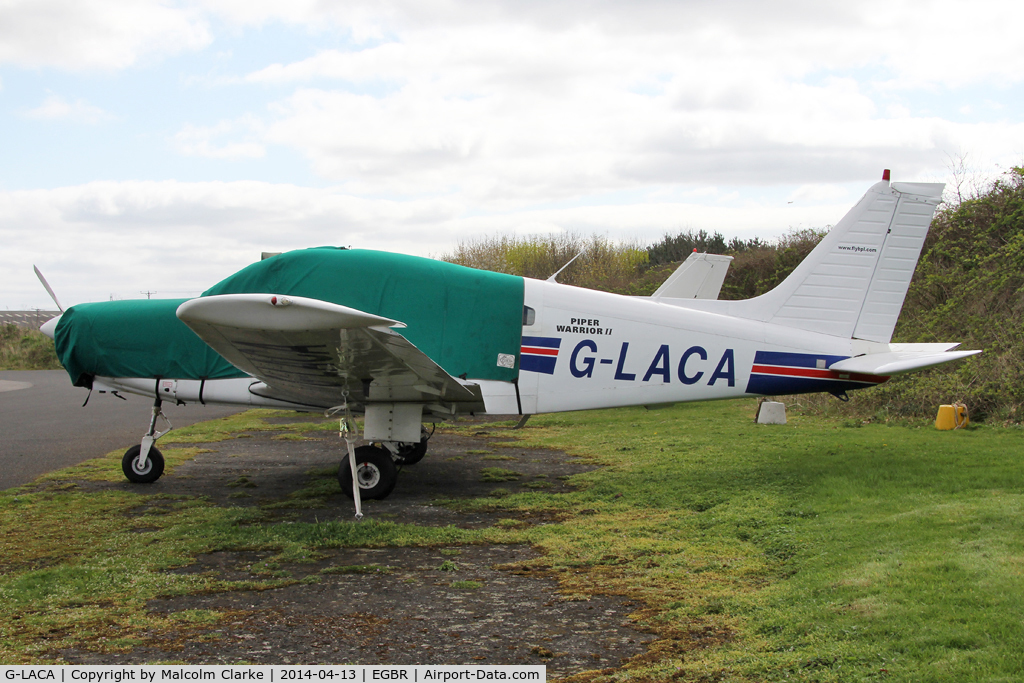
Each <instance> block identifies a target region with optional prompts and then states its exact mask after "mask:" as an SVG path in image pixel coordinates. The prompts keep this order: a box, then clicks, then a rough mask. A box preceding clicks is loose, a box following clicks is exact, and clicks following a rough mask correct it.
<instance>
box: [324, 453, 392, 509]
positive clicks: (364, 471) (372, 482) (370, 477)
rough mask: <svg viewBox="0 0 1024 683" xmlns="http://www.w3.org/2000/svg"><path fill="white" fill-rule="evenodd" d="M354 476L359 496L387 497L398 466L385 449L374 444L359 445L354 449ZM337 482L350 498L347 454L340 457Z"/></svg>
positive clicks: (350, 487)
mask: <svg viewBox="0 0 1024 683" xmlns="http://www.w3.org/2000/svg"><path fill="white" fill-rule="evenodd" d="M356 477H357V479H358V481H359V497H360V498H366V499H371V500H380V499H382V498H387V497H388V495H389V494H390V493H391V491H392V489H394V488H395V482H397V481H398V468H397V467H395V462H394V460H392V459H391V453H389V452H388V451H387V450H385V449H383V448H377V447H376V446H360V447H359V448H357V449H356ZM338 484H340V485H341V490H342V493H344V494H345V495H346V496H348V497H349V498H352V468H351V467H349V463H348V456H346V457H344V458H342V460H341V466H340V467H338Z"/></svg>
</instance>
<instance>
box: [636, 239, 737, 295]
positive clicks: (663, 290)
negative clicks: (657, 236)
mask: <svg viewBox="0 0 1024 683" xmlns="http://www.w3.org/2000/svg"><path fill="white" fill-rule="evenodd" d="M731 261H732V256H722V255H720V254H701V253H698V252H697V250H696V249H694V251H693V253H692V254H690V255H689V256H688V257H687V259H686V260H685V261H683V263H682V264H681V265H680V266H679V267H678V268H676V270H675V272H674V273H672V274H671V275H669V276H668V279H667V280H665V282H663V283H662V284H661V287H658V289H657V291H656V292H654V294H652V295H651V298H652V299H660V298H662V297H666V298H670V299H717V298H718V293H719V292H720V291H721V290H722V283H723V282H724V281H725V274H726V273H727V272H728V271H729V263H730V262H731Z"/></svg>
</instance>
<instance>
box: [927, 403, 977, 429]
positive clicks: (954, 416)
mask: <svg viewBox="0 0 1024 683" xmlns="http://www.w3.org/2000/svg"><path fill="white" fill-rule="evenodd" d="M968 422H969V420H968V419H967V406H965V405H964V404H963V403H957V404H954V405H951V406H939V414H938V415H936V417H935V428H936V429H963V428H964V427H966V426H967V424H968Z"/></svg>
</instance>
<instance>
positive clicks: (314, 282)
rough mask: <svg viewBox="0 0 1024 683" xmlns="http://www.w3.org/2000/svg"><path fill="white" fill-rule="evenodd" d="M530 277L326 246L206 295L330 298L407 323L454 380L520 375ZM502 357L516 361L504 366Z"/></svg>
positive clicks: (272, 263)
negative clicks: (525, 293)
mask: <svg viewBox="0 0 1024 683" xmlns="http://www.w3.org/2000/svg"><path fill="white" fill-rule="evenodd" d="M523 291H524V285H523V279H522V278H521V277H517V276H514V275H505V274H502V273H492V272H489V271H485V270H476V269H473V268H466V267H464V266H457V265H454V264H452V263H446V262H444V261H435V260H433V259H426V258H420V257H417V256H407V255H405V254H392V253H389V252H382V251H370V250H364V249H339V248H336V247H318V248H314V249H300V250H297V251H290V252H286V253H284V254H279V255H277V256H273V257H271V258H269V259H266V260H264V261H260V262H259V263H254V264H252V265H251V266H249V267H247V268H244V269H242V270H240V271H239V272H237V273H235V274H234V275H232V276H230V277H228V278H227V279H226V280H224V281H222V282H220V283H219V284H217V285H215V286H214V287H212V288H211V289H209V290H207V291H206V292H204V293H203V296H211V295H215V294H242V293H265V294H290V295H293V296H303V297H308V298H310V299H319V300H321V301H329V302H331V303H335V304H339V305H342V306H348V307H350V308H355V309H358V310H360V311H364V312H366V313H374V314H376V315H380V316H384V317H386V318H391V319H393V320H398V321H400V322H403V323H405V324H406V325H407V327H406V328H404V329H401V328H400V329H398V330H397V332H398V333H399V334H401V335H402V336H404V337H405V338H406V339H408V340H409V341H411V342H412V343H413V344H415V345H416V347H417V348H419V350H420V351H422V352H423V353H425V354H427V355H428V356H430V358H431V359H432V360H433V361H434V362H435V363H437V364H438V365H440V366H441V367H442V368H444V370H445V371H446V372H447V373H448V374H450V375H452V376H453V377H459V376H466V377H470V378H474V379H494V380H503V381H511V380H513V379H514V378H515V377H517V376H518V374H519V373H518V358H519V347H520V344H521V341H522V332H523V328H522V325H523ZM498 354H507V355H509V356H512V357H513V358H514V359H516V363H515V365H514V366H513V367H499V365H498Z"/></svg>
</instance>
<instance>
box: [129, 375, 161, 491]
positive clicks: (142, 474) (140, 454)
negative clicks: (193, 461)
mask: <svg viewBox="0 0 1024 683" xmlns="http://www.w3.org/2000/svg"><path fill="white" fill-rule="evenodd" d="M162 404H163V402H162V401H161V400H160V396H159V395H158V396H157V397H156V401H154V403H153V417H152V418H151V419H150V421H149V431H148V432H146V435H145V436H143V437H142V443H141V444H139V445H138V446H132V447H131V448H129V449H128V450H127V451H125V454H124V457H123V458H121V471H122V472H124V476H125V477H127V478H128V481H130V482H132V483H133V484H151V483H153V482H154V481H156V480H157V479H159V478H160V475H162V474H163V473H164V456H163V453H161V452H160V450H159V449H158V448H156V447H155V446H154V445H153V444H154V443H155V442H156V440H157V439H159V438H160V437H161V436H163V435H164V434H166V433H167V432H169V431H171V421H170V420H168V419H167V416H166V415H164V413H163V411H162V410H161V409H160V406H161V405H162ZM157 420H163V422H164V424H165V425H166V429H164V430H163V431H162V432H158V431H157V430H156V423H157Z"/></svg>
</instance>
